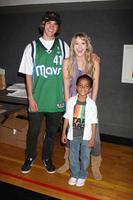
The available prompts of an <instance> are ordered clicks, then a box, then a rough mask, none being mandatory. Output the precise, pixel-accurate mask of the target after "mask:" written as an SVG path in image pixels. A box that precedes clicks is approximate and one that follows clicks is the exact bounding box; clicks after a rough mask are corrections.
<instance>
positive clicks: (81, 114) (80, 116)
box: [73, 100, 86, 137]
mask: <svg viewBox="0 0 133 200" xmlns="http://www.w3.org/2000/svg"><path fill="white" fill-rule="evenodd" d="M85 105H86V102H80V101H79V100H77V103H76V104H75V106H74V113H73V136H74V137H77V136H83V130H84V126H85Z"/></svg>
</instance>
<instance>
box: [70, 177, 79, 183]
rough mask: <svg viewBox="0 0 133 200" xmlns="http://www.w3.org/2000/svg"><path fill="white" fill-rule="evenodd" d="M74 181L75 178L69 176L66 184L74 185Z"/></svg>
mask: <svg viewBox="0 0 133 200" xmlns="http://www.w3.org/2000/svg"><path fill="white" fill-rule="evenodd" d="M76 183H77V179H76V178H74V177H71V178H70V179H69V181H68V184H69V185H76Z"/></svg>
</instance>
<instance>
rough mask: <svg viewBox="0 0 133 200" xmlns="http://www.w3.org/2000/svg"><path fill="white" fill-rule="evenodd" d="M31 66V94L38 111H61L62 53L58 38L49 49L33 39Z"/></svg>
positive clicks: (62, 96)
mask: <svg viewBox="0 0 133 200" xmlns="http://www.w3.org/2000/svg"><path fill="white" fill-rule="evenodd" d="M35 44H36V45H35V46H36V47H35V58H34V67H33V91H32V92H33V96H34V99H35V101H36V103H37V105H38V111H39V112H63V111H64V91H63V88H64V87H63V78H62V63H63V59H64V53H63V50H62V48H61V45H60V42H59V39H55V41H54V44H53V46H52V48H51V49H50V50H47V49H46V48H45V47H44V46H43V45H42V43H41V42H40V40H36V41H35Z"/></svg>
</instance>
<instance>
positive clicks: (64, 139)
mask: <svg viewBox="0 0 133 200" xmlns="http://www.w3.org/2000/svg"><path fill="white" fill-rule="evenodd" d="M61 142H62V143H63V144H66V143H67V137H66V134H62V136H61Z"/></svg>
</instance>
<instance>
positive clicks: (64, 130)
mask: <svg viewBox="0 0 133 200" xmlns="http://www.w3.org/2000/svg"><path fill="white" fill-rule="evenodd" d="M68 124H69V121H68V119H66V118H65V119H64V123H63V130H62V136H61V142H62V143H64V144H66V143H67V136H66V131H67V128H68Z"/></svg>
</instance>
